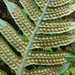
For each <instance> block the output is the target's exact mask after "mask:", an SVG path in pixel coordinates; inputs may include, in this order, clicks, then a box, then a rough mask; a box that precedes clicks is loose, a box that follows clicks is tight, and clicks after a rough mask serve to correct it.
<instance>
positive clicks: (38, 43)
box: [31, 34, 75, 49]
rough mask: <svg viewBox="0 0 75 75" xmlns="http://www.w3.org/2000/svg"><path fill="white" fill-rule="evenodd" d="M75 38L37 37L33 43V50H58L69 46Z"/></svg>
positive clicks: (66, 36)
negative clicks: (44, 48) (45, 48)
mask: <svg viewBox="0 0 75 75" xmlns="http://www.w3.org/2000/svg"><path fill="white" fill-rule="evenodd" d="M74 38H75V37H74V36H72V35H66V34H62V36H61V35H59V34H58V35H41V36H40V35H37V36H35V37H34V40H33V42H32V46H31V49H34V48H43V47H47V48H53V47H54V48H56V47H60V46H65V45H68V44H70V43H72V42H74V41H75V39H74Z"/></svg>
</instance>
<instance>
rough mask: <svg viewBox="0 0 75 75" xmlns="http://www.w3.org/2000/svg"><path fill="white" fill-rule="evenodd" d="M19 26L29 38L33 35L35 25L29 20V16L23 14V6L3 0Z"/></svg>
mask: <svg viewBox="0 0 75 75" xmlns="http://www.w3.org/2000/svg"><path fill="white" fill-rule="evenodd" d="M3 1H4V2H5V4H6V6H7V8H8V10H9V12H10V14H11V16H12V18H13V19H14V21H15V22H16V24H17V25H18V27H19V28H20V29H21V31H22V32H23V34H25V35H26V36H28V38H29V37H30V36H31V34H32V32H33V30H34V25H33V24H32V23H31V22H30V21H29V20H28V18H27V16H26V15H25V14H23V12H22V10H21V8H20V7H19V6H18V5H16V4H14V3H12V2H8V1H7V0H3Z"/></svg>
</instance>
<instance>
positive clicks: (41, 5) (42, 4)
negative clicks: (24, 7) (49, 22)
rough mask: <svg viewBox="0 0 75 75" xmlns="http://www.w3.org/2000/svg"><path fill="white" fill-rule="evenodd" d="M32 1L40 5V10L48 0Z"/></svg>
mask: <svg viewBox="0 0 75 75" xmlns="http://www.w3.org/2000/svg"><path fill="white" fill-rule="evenodd" d="M34 1H35V3H36V4H37V5H38V6H39V7H40V9H41V10H42V11H43V10H44V6H45V4H46V3H47V2H48V1H46V2H44V0H34Z"/></svg>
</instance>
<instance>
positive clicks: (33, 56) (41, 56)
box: [26, 51, 75, 65]
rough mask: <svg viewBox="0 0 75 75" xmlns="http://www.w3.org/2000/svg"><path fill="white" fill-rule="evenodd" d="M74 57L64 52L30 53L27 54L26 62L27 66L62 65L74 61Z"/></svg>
mask: <svg viewBox="0 0 75 75" xmlns="http://www.w3.org/2000/svg"><path fill="white" fill-rule="evenodd" d="M74 59H75V57H74V55H72V54H69V53H66V52H50V53H49V52H42V53H41V52H38V51H37V52H36V51H32V52H29V53H28V57H27V58H26V62H27V64H28V65H30V64H35V65H56V64H63V63H65V62H68V61H72V60H74Z"/></svg>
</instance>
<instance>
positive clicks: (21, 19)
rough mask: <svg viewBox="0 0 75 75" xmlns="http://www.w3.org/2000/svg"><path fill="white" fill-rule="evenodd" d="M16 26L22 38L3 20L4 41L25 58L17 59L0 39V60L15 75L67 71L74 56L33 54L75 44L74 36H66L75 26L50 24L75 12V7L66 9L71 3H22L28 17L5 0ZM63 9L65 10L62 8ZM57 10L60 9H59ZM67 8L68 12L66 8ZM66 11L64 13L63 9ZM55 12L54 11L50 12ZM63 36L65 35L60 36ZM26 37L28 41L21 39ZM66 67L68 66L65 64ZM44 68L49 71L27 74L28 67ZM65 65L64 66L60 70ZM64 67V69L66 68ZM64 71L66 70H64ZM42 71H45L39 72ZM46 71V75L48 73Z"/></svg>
mask: <svg viewBox="0 0 75 75" xmlns="http://www.w3.org/2000/svg"><path fill="white" fill-rule="evenodd" d="M3 1H4V3H5V4H6V6H7V9H8V11H9V12H10V14H11V16H12V18H13V19H14V21H15V23H16V24H17V25H18V27H19V29H20V30H21V31H22V33H23V36H21V35H20V34H18V33H17V32H16V30H15V29H14V28H13V27H12V26H11V25H10V24H9V23H7V22H5V21H3V20H1V19H0V33H1V34H2V35H3V36H4V37H5V39H6V40H7V42H9V44H11V45H12V46H13V47H14V48H15V49H16V50H17V51H18V52H20V54H21V55H22V57H18V56H17V55H16V54H15V53H14V52H13V50H11V49H10V47H9V46H8V45H7V43H5V42H4V41H3V40H2V38H0V58H1V59H2V60H3V61H4V62H5V63H6V64H8V65H9V67H11V68H12V69H13V70H14V71H15V73H16V75H30V74H31V75H35V74H37V75H38V74H40V75H41V74H43V75H44V74H46V75H50V74H52V75H59V74H61V73H62V72H63V71H64V70H65V69H67V68H68V66H69V65H70V63H67V62H69V61H71V60H74V59H75V56H74V55H72V54H70V53H66V52H55V53H54V52H51V53H49V52H41V51H40V52H39V51H32V50H33V49H35V48H44V47H47V48H53V47H54V48H56V47H59V46H64V45H68V44H70V43H72V42H74V41H75V39H74V38H75V36H74V35H70V34H66V33H64V32H68V31H69V30H72V29H75V22H70V21H69V22H51V21H50V20H52V19H57V18H60V17H63V16H66V15H69V14H71V13H72V12H74V10H75V8H74V6H75V5H69V6H67V5H65V4H67V3H68V2H70V1H71V0H61V1H59V0H58V1H56V0H54V1H50V0H19V2H20V3H21V5H22V6H23V7H24V9H25V10H26V12H27V14H25V13H24V12H23V11H22V10H21V8H20V7H19V6H18V5H16V4H15V3H12V2H9V1H8V0H3ZM62 5H64V6H62ZM57 6H60V7H59V9H60V10H59V9H58V7H57ZM65 7H66V8H65ZM63 8H64V9H63ZM50 10H52V11H50ZM60 33H62V34H60ZM23 37H26V38H27V40H28V41H26V40H25V41H24V40H23V39H22V38H23ZM66 63H67V64H66ZM33 64H34V65H41V66H44V65H46V67H42V68H40V67H39V68H38V69H34V70H30V71H29V70H27V69H26V67H27V66H29V65H33ZM60 64H62V66H60ZM63 64H64V65H63ZM51 65H53V66H55V65H57V66H58V69H52V70H50V71H49V70H48V69H47V70H44V71H43V72H42V70H43V69H44V68H49V67H48V66H51ZM64 68H65V69H64ZM40 69H42V70H41V71H40ZM45 71H46V72H45Z"/></svg>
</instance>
